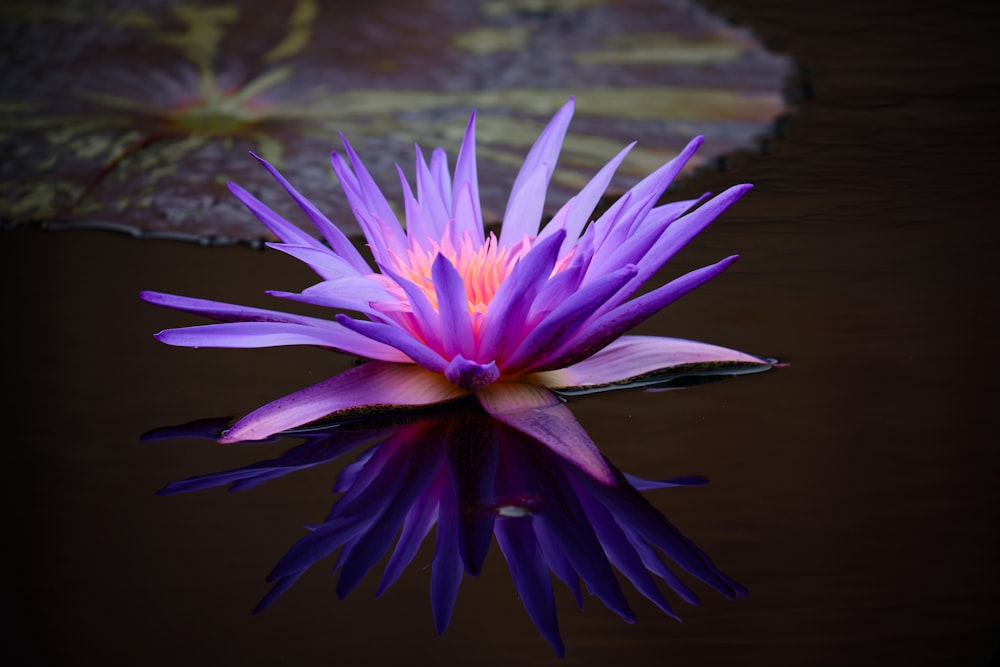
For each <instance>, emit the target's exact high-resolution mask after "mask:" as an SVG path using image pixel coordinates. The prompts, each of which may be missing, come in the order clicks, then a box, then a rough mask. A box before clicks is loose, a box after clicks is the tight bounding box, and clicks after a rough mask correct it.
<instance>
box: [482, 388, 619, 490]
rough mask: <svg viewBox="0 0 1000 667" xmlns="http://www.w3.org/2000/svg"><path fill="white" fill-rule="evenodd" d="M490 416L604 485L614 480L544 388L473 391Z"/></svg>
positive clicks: (571, 418)
mask: <svg viewBox="0 0 1000 667" xmlns="http://www.w3.org/2000/svg"><path fill="white" fill-rule="evenodd" d="M476 397H477V398H478V399H479V402H480V403H481V404H482V406H483V407H484V408H485V409H486V411H487V412H489V413H490V414H491V415H493V417H495V418H496V419H498V420H499V421H501V422H503V423H505V424H507V425H508V426H510V427H512V428H514V429H517V430H518V431H521V432H522V433H526V434H527V435H530V436H531V437H533V438H535V439H536V440H539V441H540V442H542V443H543V444H544V445H546V446H548V447H549V448H550V449H552V451H554V452H555V453H556V454H558V455H559V456H561V457H563V458H564V459H566V460H567V461H569V462H570V463H572V464H573V465H575V466H577V467H578V468H580V469H581V470H583V471H584V472H586V473H587V474H588V475H590V476H591V477H593V478H594V479H595V480H597V481H599V482H601V483H603V484H613V483H614V480H615V477H614V474H613V473H612V472H611V469H610V468H609V467H608V464H607V462H606V461H605V460H604V457H603V456H601V453H600V452H599V451H598V449H597V446H596V445H594V443H593V441H592V440H591V439H590V436H588V435H587V432H586V431H584V430H583V427H582V426H580V423H579V422H577V421H576V418H575V417H574V416H573V413H572V412H570V411H569V408H567V407H566V406H565V405H563V404H562V401H560V400H559V398H558V397H557V396H556V395H555V394H553V393H552V392H550V391H549V390H548V389H545V388H544V387H539V386H535V385H530V384H525V383H515V382H511V383H494V384H491V385H489V386H488V387H484V388H482V389H480V390H478V391H477V392H476Z"/></svg>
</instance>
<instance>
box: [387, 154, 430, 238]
mask: <svg viewBox="0 0 1000 667" xmlns="http://www.w3.org/2000/svg"><path fill="white" fill-rule="evenodd" d="M417 161H418V162H419V161H420V160H419V158H418V160H417ZM426 168H427V166H426V165H424V169H426ZM396 173H397V174H398V175H399V186H400V188H402V190H403V213H404V216H405V219H406V237H407V240H408V241H409V242H410V245H411V246H413V244H414V243H415V242H416V243H417V244H419V245H421V246H424V243H425V242H426V241H428V240H429V239H431V238H440V236H439V235H437V234H434V233H433V232H432V231H431V227H430V226H428V222H427V216H425V215H424V209H423V207H421V205H420V202H418V201H417V198H416V197H414V196H413V188H411V187H410V184H409V182H408V181H407V180H406V175H405V174H404V173H403V170H402V169H401V168H400V166H399V165H398V164H397V165H396ZM424 247H425V248H426V246H424Z"/></svg>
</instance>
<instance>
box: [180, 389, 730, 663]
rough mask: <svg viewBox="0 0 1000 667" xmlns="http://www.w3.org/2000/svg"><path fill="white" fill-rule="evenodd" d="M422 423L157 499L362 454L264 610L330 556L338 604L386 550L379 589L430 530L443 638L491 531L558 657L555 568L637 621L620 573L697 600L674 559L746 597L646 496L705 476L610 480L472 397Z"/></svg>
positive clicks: (647, 590)
mask: <svg viewBox="0 0 1000 667" xmlns="http://www.w3.org/2000/svg"><path fill="white" fill-rule="evenodd" d="M415 417H416V418H415V419H413V420H412V421H410V422H408V423H402V424H395V425H384V424H383V425H379V424H374V425H360V426H357V425H355V426H353V427H352V428H350V429H342V428H337V427H335V428H330V429H326V430H323V431H316V432H310V433H304V434H302V435H304V436H305V437H306V442H305V443H303V444H301V445H298V446H296V447H294V448H292V449H290V450H288V451H286V452H284V453H283V454H281V455H280V456H278V457H276V458H273V459H269V460H266V461H261V462H259V463H255V464H252V465H249V466H246V467H244V468H239V469H237V470H231V471H226V472H219V473H212V474H209V475H202V476H199V477H195V478H191V479H188V480H183V481H179V482H174V483H172V484H169V485H167V486H166V487H165V488H164V489H163V490H162V491H161V493H162V494H173V493H183V492H188V491H194V490H198V489H205V488H211V487H217V486H223V485H229V486H230V489H231V490H234V491H238V490H245V489H248V488H251V487H254V486H257V485H259V484H261V483H264V482H266V481H268V480H270V479H274V478H276V477H279V476H282V475H286V474H289V473H292V472H295V471H296V470H301V469H305V468H311V467H314V466H317V465H322V464H324V463H327V462H330V461H332V460H334V459H336V458H337V457H339V456H341V455H343V454H345V453H346V452H348V451H352V450H357V449H359V448H365V449H364V450H363V451H362V452H361V453H360V455H358V457H357V459H356V460H355V461H354V462H353V463H351V464H349V465H348V466H346V467H345V468H344V469H343V471H342V472H341V473H340V476H339V479H338V480H337V482H336V485H335V486H334V490H335V491H337V492H340V493H342V494H343V495H342V496H341V497H340V498H339V499H338V500H337V501H336V503H335V504H334V506H333V509H332V510H331V511H330V513H329V515H328V516H327V518H326V519H325V520H324V521H323V522H322V523H320V524H318V525H314V526H310V532H309V533H308V534H307V535H306V536H305V537H303V538H302V539H301V540H299V541H298V542H297V543H296V544H295V545H293V546H292V548H291V549H290V550H289V551H288V553H287V554H286V555H285V556H284V557H283V558H282V559H281V560H280V561H279V562H278V564H277V565H276V566H275V568H274V570H273V571H272V572H271V574H270V576H269V577H268V580H269V581H270V582H272V584H273V587H272V589H271V591H270V592H269V593H268V594H267V595H265V597H264V598H263V599H262V600H261V602H260V604H259V605H258V606H257V609H256V611H261V610H263V609H265V608H266V607H268V606H269V605H271V604H272V603H273V602H274V601H275V600H276V599H277V598H278V597H279V596H280V595H281V594H282V593H283V592H285V591H286V590H288V589H289V588H290V587H291V586H292V585H293V584H294V583H295V582H296V581H297V580H298V579H299V578H300V577H301V576H302V574H304V573H305V571H306V570H307V569H308V568H309V567H311V566H312V565H314V564H316V563H317V562H318V561H320V560H322V559H324V558H326V557H328V556H330V555H332V554H334V553H335V552H337V557H336V565H335V566H334V571H335V572H339V577H338V581H337V587H336V591H337V595H338V597H341V598H342V597H344V596H345V595H347V594H348V593H349V592H350V591H351V590H352V589H353V588H354V587H355V586H356V585H357V584H358V583H360V582H361V580H362V579H363V578H364V577H365V576H366V575H367V574H368V572H369V571H370V570H371V569H372V568H373V567H375V565H376V564H377V563H379V562H380V561H381V560H382V559H383V557H384V556H385V555H386V553H389V554H390V555H389V557H388V560H387V561H386V565H385V570H384V572H383V574H382V580H381V583H380V585H379V587H378V592H377V595H381V594H382V593H383V592H384V591H385V590H387V589H388V588H389V587H390V586H391V585H392V584H393V583H394V582H395V581H396V580H397V579H398V578H399V577H400V576H401V575H402V573H403V571H404V570H405V569H406V567H407V566H408V565H409V564H410V562H411V561H412V560H413V558H414V557H415V556H416V554H417V552H418V549H419V547H420V545H421V543H422V542H423V541H424V540H425V539H426V538H427V537H428V536H429V534H430V532H431V530H432V529H435V526H436V529H435V537H434V540H435V549H434V555H433V559H432V562H431V575H430V587H431V606H432V609H433V613H434V620H435V623H436V625H437V629H438V632H439V633H441V632H443V631H444V630H445V628H446V627H447V625H448V623H449V621H450V618H451V615H452V611H453V609H454V606H455V601H456V599H457V596H458V591H459V587H460V585H461V581H462V578H463V576H464V573H466V572H467V573H469V574H471V575H473V576H475V575H478V574H479V573H480V571H481V570H482V567H483V563H484V561H485V559H486V555H487V552H488V551H489V548H490V545H491V543H492V541H493V538H494V536H495V537H496V541H497V544H498V545H499V548H500V551H501V552H502V553H503V556H504V558H505V559H506V561H507V565H508V568H509V569H510V573H511V577H512V579H513V582H514V587H515V589H516V590H517V592H518V595H519V596H520V597H521V600H522V602H523V604H524V607H525V609H526V611H527V612H528V614H529V615H530V616H531V618H532V620H533V621H534V623H535V625H536V626H537V627H538V629H539V630H540V631H541V633H542V634H543V635H544V636H545V638H546V639H547V640H548V641H549V642H551V643H552V645H553V647H554V648H555V650H556V653H557V654H558V655H560V656H561V655H563V653H564V646H563V642H562V639H561V638H560V636H559V628H558V624H557V620H556V617H557V610H556V602H555V598H554V591H553V586H552V578H551V576H550V572H551V573H552V574H555V575H556V577H557V578H558V579H560V580H561V581H562V582H563V583H565V584H566V585H567V586H568V587H569V588H570V590H571V591H572V592H573V593H574V595H575V597H576V599H577V603H578V604H579V605H580V607H581V608H582V607H583V595H582V590H583V589H582V588H581V585H580V582H581V580H582V582H583V584H584V586H585V587H586V590H588V591H589V592H590V593H591V594H592V595H594V596H596V597H597V598H598V599H599V600H600V601H601V602H602V603H603V604H604V605H606V606H607V607H608V608H609V609H611V610H612V611H614V612H615V613H617V614H618V615H619V616H621V617H622V618H623V619H624V620H626V621H628V622H632V621H634V619H635V615H634V613H633V612H632V610H631V608H630V607H629V604H628V602H627V601H626V599H625V596H624V594H623V592H622V590H621V587H620V585H619V583H618V579H617V577H616V575H615V570H617V571H618V572H620V573H621V574H622V575H623V576H624V578H625V579H627V580H628V581H629V582H631V583H632V585H633V586H635V588H636V590H638V591H639V592H640V593H641V594H642V595H644V596H645V597H646V598H647V599H649V600H650V601H651V602H653V603H654V604H655V605H656V606H658V607H659V608H660V609H661V610H662V611H663V612H664V613H666V614H668V615H670V616H672V617H674V618H677V616H676V615H675V614H674V612H673V611H672V610H671V608H670V606H669V604H668V602H667V600H666V598H665V597H664V595H663V593H662V592H661V590H660V588H659V586H658V585H657V583H656V579H660V580H661V581H662V582H664V583H665V584H666V585H667V586H668V587H669V588H670V589H671V590H673V591H674V593H676V594H677V595H678V596H679V597H680V598H681V599H683V600H685V601H687V602H689V603H691V604H697V603H698V597H697V596H696V595H695V593H694V592H693V591H692V590H691V589H690V588H688V586H687V585H686V584H685V583H684V582H683V581H682V580H681V579H680V578H679V577H678V576H677V574H675V572H674V571H673V569H672V568H674V567H677V568H680V569H681V570H684V571H685V572H687V573H688V574H690V575H691V576H693V577H694V578H695V579H697V580H699V581H701V582H702V583H704V584H706V585H708V586H709V587H711V588H713V589H715V590H716V591H718V592H719V593H721V594H722V595H724V596H725V597H728V598H737V597H743V596H745V595H746V590H745V589H744V588H743V587H742V586H740V585H739V584H737V583H736V582H734V581H733V580H731V579H730V578H729V577H727V576H726V575H725V574H723V573H722V572H720V571H719V570H718V568H716V567H715V565H713V564H712V562H711V561H710V560H709V558H708V557H707V556H706V555H705V553H704V552H702V551H701V550H700V549H698V547H696V546H695V545H694V544H692V543H691V542H690V541H689V540H688V539H687V538H685V537H684V536H683V535H682V534H681V533H680V532H679V531H678V530H677V529H676V528H675V527H674V526H673V525H672V524H671V523H670V522H669V521H668V520H667V519H666V517H664V516H663V514H662V513H661V512H659V511H658V510H657V509H656V508H654V507H653V506H652V505H651V504H650V503H649V502H648V501H647V500H646V499H645V498H644V497H643V496H642V495H641V494H640V493H639V492H638V490H637V488H639V489H644V490H647V489H658V488H664V487H669V486H679V485H698V484H701V483H704V480H703V479H701V478H696V477H695V478H692V477H689V478H683V479H679V480H668V481H663V482H652V481H648V480H642V479H639V478H636V477H632V476H630V475H625V474H622V473H621V472H619V471H617V470H616V469H615V468H613V467H610V466H609V467H608V470H609V471H610V472H611V475H612V478H613V482H612V483H611V484H605V483H602V482H598V481H596V480H594V479H593V477H592V476H591V475H590V474H589V473H588V472H584V471H581V470H580V469H579V468H578V467H576V466H575V465H573V464H571V463H570V462H568V461H566V460H565V459H564V458H562V457H560V456H557V455H556V454H555V453H553V452H552V451H551V449H550V448H548V447H546V446H544V445H541V444H540V443H538V441H537V440H535V439H534V438H531V437H528V436H526V435H525V434H523V433H521V432H520V431H517V430H514V429H512V428H510V427H508V426H506V425H505V424H502V423H500V422H498V421H496V420H494V419H492V418H490V417H489V415H487V414H485V413H484V412H483V411H482V410H481V409H479V408H478V407H477V406H476V405H475V404H471V405H470V404H462V405H459V406H457V407H456V408H455V409H450V410H445V411H439V412H437V413H434V414H426V413H424V414H420V415H416V416H415ZM206 424H207V425H208V426H209V428H211V427H212V426H213V424H210V423H207V422H206ZM190 429H191V427H190V426H188V427H185V428H184V429H183V430H181V431H180V432H181V433H182V434H183V433H188V434H189V433H190ZM470 443H475V445H476V446H475V447H470Z"/></svg>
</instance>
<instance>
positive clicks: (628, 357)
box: [526, 336, 771, 389]
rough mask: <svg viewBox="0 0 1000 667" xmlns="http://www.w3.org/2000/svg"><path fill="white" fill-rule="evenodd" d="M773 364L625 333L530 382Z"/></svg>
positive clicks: (559, 384)
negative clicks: (588, 355) (584, 356)
mask: <svg viewBox="0 0 1000 667" xmlns="http://www.w3.org/2000/svg"><path fill="white" fill-rule="evenodd" d="M693 364H696V365H699V366H715V365H723V364H746V365H751V366H756V365H759V366H760V367H761V368H769V367H770V366H771V364H769V363H768V362H766V361H764V360H763V359H760V358H758V357H755V356H752V355H749V354H746V353H744V352H739V351H738V350H731V349H729V348H725V347H719V346H718V345H709V344H708V343H699V342H696V341H691V340H682V339H680V338H660V337H657V336H622V337H621V338H619V339H618V340H616V341H614V342H613V343H611V344H610V345H608V346H607V347H605V348H604V349H603V350H601V351H600V352H597V353H596V354H594V355H593V356H590V357H588V358H587V359H584V360H583V361H581V362H579V363H576V364H574V365H572V366H567V367H565V368H559V369H557V370H552V371H545V372H542V373H534V374H532V375H531V376H530V377H528V378H526V380H527V381H530V382H536V383H538V384H541V385H544V386H546V387H550V388H552V389H559V388H588V387H599V386H607V385H616V384H627V383H629V382H634V381H636V380H638V379H640V378H641V377H642V376H644V375H648V374H650V373H663V372H665V371H668V370H670V369H675V368H678V367H682V366H688V365H693Z"/></svg>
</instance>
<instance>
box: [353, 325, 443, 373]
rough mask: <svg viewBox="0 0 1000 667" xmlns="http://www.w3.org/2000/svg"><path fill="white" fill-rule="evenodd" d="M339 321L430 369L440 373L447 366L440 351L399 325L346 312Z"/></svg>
mask: <svg viewBox="0 0 1000 667" xmlns="http://www.w3.org/2000/svg"><path fill="white" fill-rule="evenodd" d="M337 322H338V323H340V324H342V325H343V326H345V327H347V328H348V329H350V330H352V331H356V332H357V333H359V334H361V335H363V336H367V337H368V338H371V339H372V340H376V341H378V342H380V343H384V344H386V345H389V346H390V347H394V348H396V349H397V350H399V351H400V352H402V353H403V354H405V355H406V356H407V357H409V358H410V359H411V360H412V361H413V362H414V363H416V364H420V365H421V366H423V367H424V368H426V369H428V370H431V371H437V372H439V373H440V372H443V371H444V369H445V366H447V361H446V360H445V359H444V358H443V357H442V356H441V355H440V354H439V353H438V352H436V351H435V350H432V349H431V348H429V347H427V345H425V344H424V343H422V342H420V341H419V340H417V339H416V338H414V337H413V336H412V335H411V334H410V333H409V332H407V331H404V330H402V329H400V328H399V327H398V326H395V325H393V324H384V323H381V322H367V321H364V320H355V319H352V318H350V317H348V316H346V315H344V314H340V315H337Z"/></svg>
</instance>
